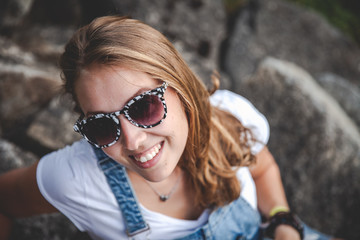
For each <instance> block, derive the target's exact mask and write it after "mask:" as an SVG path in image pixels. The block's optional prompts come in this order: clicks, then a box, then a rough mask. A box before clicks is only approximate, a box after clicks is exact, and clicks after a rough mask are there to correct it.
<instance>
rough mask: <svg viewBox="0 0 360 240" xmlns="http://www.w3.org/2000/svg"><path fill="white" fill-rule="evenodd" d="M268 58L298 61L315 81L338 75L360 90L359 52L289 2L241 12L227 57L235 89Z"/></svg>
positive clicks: (269, 1) (264, 2) (270, 0)
mask: <svg viewBox="0 0 360 240" xmlns="http://www.w3.org/2000/svg"><path fill="white" fill-rule="evenodd" d="M266 56H273V57H276V58H278V59H282V60H286V61H290V62H293V63H295V64H297V65H299V66H301V67H302V68H304V69H306V70H307V71H308V72H309V73H310V74H311V75H313V76H317V75H318V74H320V73H323V72H332V73H335V74H337V75H339V76H342V77H344V78H345V79H348V80H349V81H351V82H352V83H353V84H355V85H359V75H360V69H359V64H360V49H359V47H358V46H357V45H355V44H354V43H353V42H351V41H350V40H349V39H348V38H347V37H345V36H344V35H343V34H342V33H341V32H339V31H338V30H337V29H335V28H334V27H332V26H330V25H329V23H328V22H326V21H325V20H324V19H323V18H322V17H321V16H320V15H318V14H316V13H314V12H311V11H307V10H304V9H302V8H300V7H298V6H297V5H294V4H291V3H289V2H287V1H282V0H257V1H251V4H250V6H249V7H248V8H245V9H244V10H242V11H241V12H240V15H239V17H238V18H237V19H236V22H235V26H234V29H233V32H232V36H231V39H230V41H229V45H228V48H227V51H226V54H225V58H224V61H225V64H224V66H225V69H226V72H228V73H229V75H230V77H231V78H232V79H233V86H234V87H237V84H238V82H239V81H243V80H245V79H246V78H247V77H248V76H251V75H252V74H253V73H254V71H255V70H256V68H257V65H258V64H259V63H260V61H261V60H262V59H263V58H265V57H266Z"/></svg>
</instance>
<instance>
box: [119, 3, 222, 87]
mask: <svg viewBox="0 0 360 240" xmlns="http://www.w3.org/2000/svg"><path fill="white" fill-rule="evenodd" d="M113 2H114V4H115V6H116V10H117V12H118V13H119V14H120V15H129V16H131V17H133V18H136V19H139V20H142V21H143V22H145V23H147V24H149V25H151V26H153V27H154V28H156V29H157V30H159V31H160V32H162V33H164V35H165V36H167V37H168V38H169V39H170V41H172V43H173V44H174V45H175V47H176V48H177V49H178V50H179V51H180V53H181V54H182V55H183V57H184V58H185V60H186V61H187V63H188V64H189V65H190V67H191V68H192V69H193V71H194V72H195V73H196V74H198V75H199V76H200V77H201V78H202V79H203V80H204V82H206V83H207V84H209V83H210V75H211V73H212V71H213V70H214V69H217V70H219V68H218V59H219V49H220V45H221V42H222V40H224V38H225V34H226V14H225V9H224V6H223V2H222V1H221V0H213V1H205V0H186V1H162V0H156V1H151V2H150V1H146V0H139V1H132V0H128V1H119V0H118V1H113ZM224 87H226V83H224Z"/></svg>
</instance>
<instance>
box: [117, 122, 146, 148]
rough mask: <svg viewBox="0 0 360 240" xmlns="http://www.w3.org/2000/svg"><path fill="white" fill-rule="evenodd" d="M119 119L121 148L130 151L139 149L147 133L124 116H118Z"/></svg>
mask: <svg viewBox="0 0 360 240" xmlns="http://www.w3.org/2000/svg"><path fill="white" fill-rule="evenodd" d="M119 119H120V124H121V135H120V138H121V142H122V144H123V146H124V147H125V148H126V149H128V150H130V151H134V150H137V149H139V147H141V145H142V143H143V142H144V141H145V139H146V136H147V133H146V132H145V131H144V129H143V128H140V127H137V126H135V125H133V124H132V123H131V122H129V121H128V120H127V119H126V118H125V117H124V116H119Z"/></svg>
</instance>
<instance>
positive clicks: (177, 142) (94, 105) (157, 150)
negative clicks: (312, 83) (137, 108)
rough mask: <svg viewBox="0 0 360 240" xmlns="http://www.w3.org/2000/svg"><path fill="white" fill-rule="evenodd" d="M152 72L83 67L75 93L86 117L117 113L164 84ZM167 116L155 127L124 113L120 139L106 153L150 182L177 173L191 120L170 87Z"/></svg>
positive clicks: (120, 118) (95, 66)
mask: <svg viewBox="0 0 360 240" xmlns="http://www.w3.org/2000/svg"><path fill="white" fill-rule="evenodd" d="M161 84H162V83H161V82H159V81H156V80H154V79H152V78H151V77H150V76H149V75H147V74H145V73H142V72H137V71H133V70H129V69H126V68H121V67H105V66H102V65H93V66H91V67H89V68H87V69H84V70H82V72H81V74H80V77H79V78H78V79H77V81H76V83H75V92H76V95H77V99H78V101H79V104H80V107H81V109H82V111H83V113H84V114H85V117H90V116H91V115H93V114H96V113H108V112H115V111H118V110H120V109H122V108H123V107H124V105H125V104H126V103H127V102H128V101H129V100H131V99H132V98H133V97H135V96H137V95H139V94H141V93H143V92H145V91H147V90H151V89H154V88H156V87H159V86H161ZM164 98H165V101H166V105H167V117H166V118H165V119H164V121H163V122H162V123H161V124H160V125H157V126H155V127H153V128H148V129H144V128H140V127H136V126H135V125H133V124H131V123H130V122H129V121H128V120H127V119H126V118H125V117H124V115H123V114H121V115H120V116H118V118H119V120H120V125H121V134H120V139H119V140H118V141H117V142H116V143H115V144H114V145H112V146H110V147H107V148H104V149H103V150H104V152H105V153H106V154H107V155H108V156H110V157H111V158H112V159H114V160H116V161H117V162H119V163H121V164H122V165H124V166H125V167H126V168H128V169H130V170H132V171H134V172H136V173H138V174H139V175H141V176H142V177H144V178H145V179H147V180H149V181H154V182H155V181H162V180H164V179H166V178H167V177H168V176H170V174H171V173H172V172H173V170H174V169H175V167H176V166H177V163H178V162H179V160H180V157H181V155H182V153H183V151H184V148H185V144H186V141H187V136H188V122H187V118H186V114H185V111H184V108H183V106H182V104H181V102H180V100H179V97H178V95H177V94H176V92H175V91H174V90H173V89H172V88H171V87H168V88H167V90H166V92H165V95H164Z"/></svg>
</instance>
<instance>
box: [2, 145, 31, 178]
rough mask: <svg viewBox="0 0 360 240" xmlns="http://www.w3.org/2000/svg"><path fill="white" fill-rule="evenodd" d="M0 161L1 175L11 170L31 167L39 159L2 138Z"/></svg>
mask: <svg viewBox="0 0 360 240" xmlns="http://www.w3.org/2000/svg"><path fill="white" fill-rule="evenodd" d="M0 159H1V161H0V174H1V173H4V172H6V171H9V170H11V169H15V168H19V167H24V166H29V165H31V164H32V163H34V162H35V161H36V160H37V157H36V156H35V155H34V154H32V153H30V152H24V151H22V150H21V149H20V148H19V147H17V146H15V145H14V144H12V143H10V142H9V141H6V140H4V139H1V138H0Z"/></svg>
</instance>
